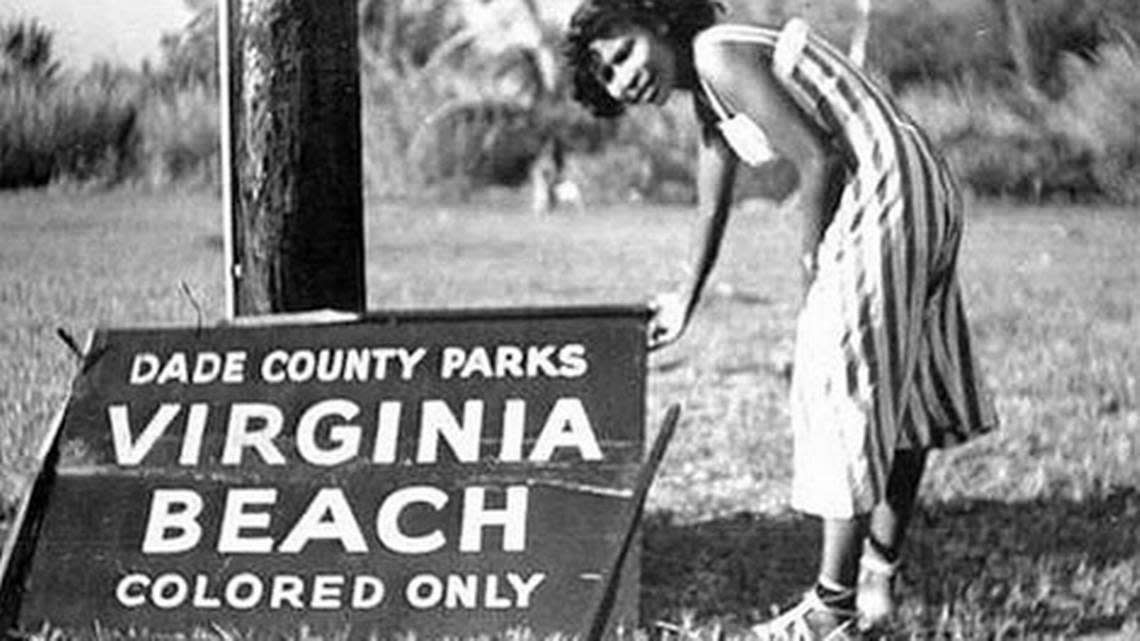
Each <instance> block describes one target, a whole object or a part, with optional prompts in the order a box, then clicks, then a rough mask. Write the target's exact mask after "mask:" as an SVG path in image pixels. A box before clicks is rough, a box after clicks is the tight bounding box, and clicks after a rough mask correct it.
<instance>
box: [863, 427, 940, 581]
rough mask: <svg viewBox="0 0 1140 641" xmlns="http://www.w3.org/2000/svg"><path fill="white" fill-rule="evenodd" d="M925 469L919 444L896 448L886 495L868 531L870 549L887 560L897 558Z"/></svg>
mask: <svg viewBox="0 0 1140 641" xmlns="http://www.w3.org/2000/svg"><path fill="white" fill-rule="evenodd" d="M925 469H926V450H923V449H918V448H916V449H908V450H899V451H898V452H895V459H894V461H893V463H892V464H891V474H890V478H889V479H888V481H887V496H886V499H885V500H884V501H882V502H881V503H879V504H878V505H876V506H875V509H874V510H873V511H872V512H871V523H870V528H869V529H870V531H869V532H868V535H869V536H868V541H869V544H870V547H871V549H873V550H874V551H875V552H877V553H879V554H880V555H881V556H882V557H883V560H884V561H886V562H887V563H891V564H893V563H895V562H896V561H898V558H899V553H900V551H901V550H902V543H903V538H904V537H905V536H906V528H907V525H908V524H909V523H910V519H911V516H912V515H913V514H914V505H915V502H916V501H917V499H918V487H919V485H920V484H921V482H922V473H923V472H924V471H925Z"/></svg>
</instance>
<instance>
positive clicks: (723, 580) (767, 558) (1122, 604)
mask: <svg viewBox="0 0 1140 641" xmlns="http://www.w3.org/2000/svg"><path fill="white" fill-rule="evenodd" d="M819 541H820V535H819V525H818V521H816V520H814V519H811V518H806V517H799V516H794V515H788V516H768V515H761V514H740V515H737V516H735V517H732V518H726V519H720V520H715V521H709V522H702V523H698V524H685V525H682V524H678V523H676V522H675V520H674V519H672V518H671V517H670V516H669V515H668V514H661V513H657V514H650V515H647V518H646V521H645V530H644V548H643V549H644V552H643V559H642V595H641V596H642V602H641V607H642V621H643V622H644V623H645V624H646V625H651V624H652V623H653V622H654V621H662V620H663V621H670V622H677V621H679V620H683V619H685V618H686V617H695V618H696V620H698V621H700V620H705V619H717V620H721V621H727V622H732V623H747V622H750V621H755V620H757V619H763V618H766V616H767V614H768V613H769V612H770V608H771V606H779V605H784V604H787V603H789V602H791V601H794V600H796V599H798V597H799V594H800V593H801V592H802V591H803V590H804V589H805V588H806V587H807V586H809V585H810V584H811V582H812V581H813V580H814V578H815V573H816V569H817V560H816V555H817V550H818V546H819ZM1138 584H1140V490H1138V489H1136V488H1128V489H1118V490H1114V491H1111V492H1105V493H1103V494H1102V495H1101V496H1099V497H1096V498H1090V499H1087V500H1080V501H1076V500H1068V499H1057V500H1042V501H1037V502H1030V503H1003V502H1000V501H992V500H970V501H962V502H955V503H948V504H934V505H924V506H923V507H922V508H921V510H920V513H919V514H918V515H917V516H916V518H915V521H914V523H913V525H912V526H911V531H910V537H909V541H908V543H907V548H906V566H905V567H904V570H903V574H902V577H901V590H900V592H901V594H902V599H901V606H900V617H899V626H900V628H901V629H900V630H899V632H900V633H901V634H902V635H904V636H911V635H915V634H920V635H921V632H922V631H924V630H925V631H929V630H932V629H936V628H937V629H942V630H946V629H948V628H949V629H958V630H974V631H986V630H988V631H990V633H989V634H986V635H985V636H991V635H992V634H993V631H994V630H1000V629H1006V630H1014V631H1015V632H1017V633H1018V635H1019V636H1030V637H1034V638H1036V637H1040V636H1054V635H1056V636H1064V637H1068V636H1070V635H1072V634H1076V633H1085V632H1092V631H1096V630H1104V629H1119V628H1120V627H1121V626H1122V625H1123V624H1124V623H1125V622H1126V621H1134V620H1136V619H1138V618H1140V588H1138ZM999 636H1000V635H999ZM969 638H973V637H972V636H971V637H969Z"/></svg>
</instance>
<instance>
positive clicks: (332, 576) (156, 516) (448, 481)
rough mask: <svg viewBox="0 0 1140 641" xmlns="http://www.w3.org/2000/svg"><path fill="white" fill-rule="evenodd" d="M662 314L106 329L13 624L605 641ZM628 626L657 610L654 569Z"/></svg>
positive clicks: (32, 513)
mask: <svg viewBox="0 0 1140 641" xmlns="http://www.w3.org/2000/svg"><path fill="white" fill-rule="evenodd" d="M645 320H646V314H645V311H644V310H643V309H640V308H637V309H634V308H610V307H605V308H589V309H577V308H576V309H558V310H530V311H479V312H434V313H433V312H405V313H399V314H389V315H373V316H370V317H367V318H365V319H363V320H356V321H352V322H343V323H334V324H323V325H312V324H284V325H270V326H248V327H241V326H234V327H217V328H199V329H193V328H185V329H183V328H178V329H124V330H101V331H97V332H96V333H95V334H94V336H93V338H92V340H91V342H90V347H89V350H88V354H87V357H86V360H85V363H84V365H83V371H82V373H81V374H80V375H79V376H78V377H77V379H76V381H75V384H74V389H73V392H72V396H71V398H70V400H69V402H68V404H67V406H66V409H65V411H64V414H63V417H62V421H61V424H60V427H59V429H58V433H57V435H56V438H55V441H54V446H53V448H52V450H51V454H50V455H49V456H48V457H47V458H48V465H47V466H46V468H45V470H44V472H43V474H41V478H40V479H39V480H38V481H37V484H36V488H35V491H34V492H33V493H32V496H31V498H30V502H29V504H28V506H27V507H26V510H25V513H24V515H23V517H22V519H21V523H19V524H18V529H19V539H18V540H16V541H15V542H14V544H12V545H10V546H8V547H9V550H8V552H9V554H8V558H7V559H6V561H5V564H6V568H5V572H4V579H3V580H4V583H3V593H2V598H0V611H2V614H0V623H3V624H4V626H5V629H12V628H16V629H18V630H39V629H41V628H42V626H43V625H44V624H45V623H47V624H50V625H51V626H54V627H56V628H59V629H61V630H64V631H69V630H74V631H80V632H81V633H84V632H86V633H90V632H91V631H92V630H94V629H96V628H93V626H98V627H101V628H102V629H105V630H127V629H131V630H136V631H148V632H151V633H158V634H172V633H173V634H178V633H182V634H191V633H193V632H194V631H195V630H199V629H206V630H216V629H218V627H219V626H220V627H221V628H222V629H226V630H232V631H235V632H238V633H255V634H256V635H258V636H260V635H263V634H264V635H285V636H286V638H289V637H290V636H295V635H296V634H297V632H298V630H301V629H307V630H309V631H323V632H325V633H338V634H347V635H348V636H350V637H353V638H359V637H365V638H366V637H378V638H389V637H392V636H398V635H406V634H408V633H414V634H415V635H416V636H417V637H418V638H435V637H439V636H445V635H450V636H459V637H470V636H475V635H480V634H500V633H504V632H508V631H512V630H522V629H526V630H529V631H531V632H532V633H533V634H534V635H536V638H543V637H544V636H548V635H552V634H555V633H564V634H581V633H582V632H583V629H582V626H583V625H585V624H588V623H589V621H588V615H589V611H590V609H591V608H592V607H594V604H595V603H596V602H597V599H598V598H599V595H600V594H601V593H602V591H603V589H604V583H605V580H606V579H607V575H608V574H609V573H610V568H608V567H607V566H606V564H607V561H608V560H609V559H611V558H613V556H614V550H615V549H616V548H617V547H618V546H619V545H620V543H621V541H622V539H623V537H624V535H625V532H624V531H623V525H622V524H623V523H625V522H627V521H628V518H627V517H624V518H623V513H624V512H623V510H625V506H626V505H627V504H628V503H629V501H630V498H631V495H632V487H633V485H634V482H635V479H636V477H637V471H638V465H639V462H640V461H641V458H642V456H643V449H644V448H643V428H644V422H645V421H644V419H645V417H644V392H645V363H646V356H645ZM624 577H625V579H626V581H625V583H624V584H623V588H622V590H621V591H620V596H619V598H618V603H619V606H618V607H617V609H616V612H617V615H618V616H617V618H618V619H620V620H623V621H624V622H625V623H626V624H627V625H632V624H634V623H635V616H636V602H637V599H636V586H637V559H636V554H634V558H633V560H632V565H631V566H630V565H627V569H626V572H625V575H624Z"/></svg>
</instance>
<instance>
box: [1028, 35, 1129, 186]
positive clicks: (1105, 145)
mask: <svg viewBox="0 0 1140 641" xmlns="http://www.w3.org/2000/svg"><path fill="white" fill-rule="evenodd" d="M1062 64H1063V80H1064V82H1065V85H1066V86H1067V88H1068V89H1067V91H1066V93H1065V95H1064V97H1063V98H1062V99H1061V100H1060V101H1058V102H1057V104H1056V105H1055V107H1054V108H1053V109H1052V110H1051V111H1050V112H1049V114H1048V124H1047V126H1048V128H1049V129H1050V130H1052V131H1057V132H1064V135H1065V137H1066V139H1068V140H1070V141H1072V144H1073V146H1074V147H1076V148H1077V149H1079V150H1080V153H1082V154H1084V155H1085V156H1086V157H1087V158H1088V163H1089V167H1090V171H1091V174H1092V179H1093V181H1094V182H1095V184H1096V187H1097V189H1098V191H1099V192H1100V193H1101V194H1103V195H1104V196H1105V197H1107V198H1108V199H1110V200H1112V201H1113V202H1118V203H1129V204H1137V203H1140V136H1137V133H1136V132H1137V131H1140V55H1138V52H1137V50H1136V49H1134V48H1129V47H1126V46H1123V45H1110V46H1106V47H1103V48H1101V49H1100V50H1099V51H1097V52H1096V53H1095V54H1094V55H1093V56H1092V60H1091V61H1086V60H1084V59H1081V58H1078V57H1076V56H1072V55H1070V56H1068V57H1067V58H1066V59H1064V60H1063V63H1062Z"/></svg>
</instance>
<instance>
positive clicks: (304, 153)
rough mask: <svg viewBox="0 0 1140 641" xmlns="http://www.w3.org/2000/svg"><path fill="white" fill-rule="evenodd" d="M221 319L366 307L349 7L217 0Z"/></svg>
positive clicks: (348, 0)
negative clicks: (222, 256)
mask: <svg viewBox="0 0 1140 641" xmlns="http://www.w3.org/2000/svg"><path fill="white" fill-rule="evenodd" d="M219 11H220V13H219V16H218V18H219V20H218V23H219V33H220V35H221V36H222V37H221V38H220V41H221V43H222V50H221V55H220V56H219V57H220V59H221V67H222V71H223V72H224V73H225V75H223V76H222V78H221V80H222V82H221V86H222V93H223V98H222V106H223V112H222V114H223V125H222V140H223V146H224V147H227V148H225V149H223V163H227V164H226V166H223V168H222V172H223V175H224V176H223V188H224V189H225V191H226V193H225V194H224V198H225V206H224V209H225V210H226V211H227V221H226V235H227V240H226V243H225V244H226V251H227V267H226V279H227V306H228V310H227V314H228V316H229V317H230V318H233V317H235V316H250V315H263V314H275V313H282V312H296V311H307V310H314V309H323V308H331V309H338V310H344V311H350V312H359V311H363V310H364V306H365V293H364V216H363V208H364V206H363V196H362V192H361V166H360V160H361V154H360V74H359V46H358V43H357V36H358V30H359V28H358V24H357V22H358V21H357V15H356V1H355V0H222V1H221V3H220V5H219Z"/></svg>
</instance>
